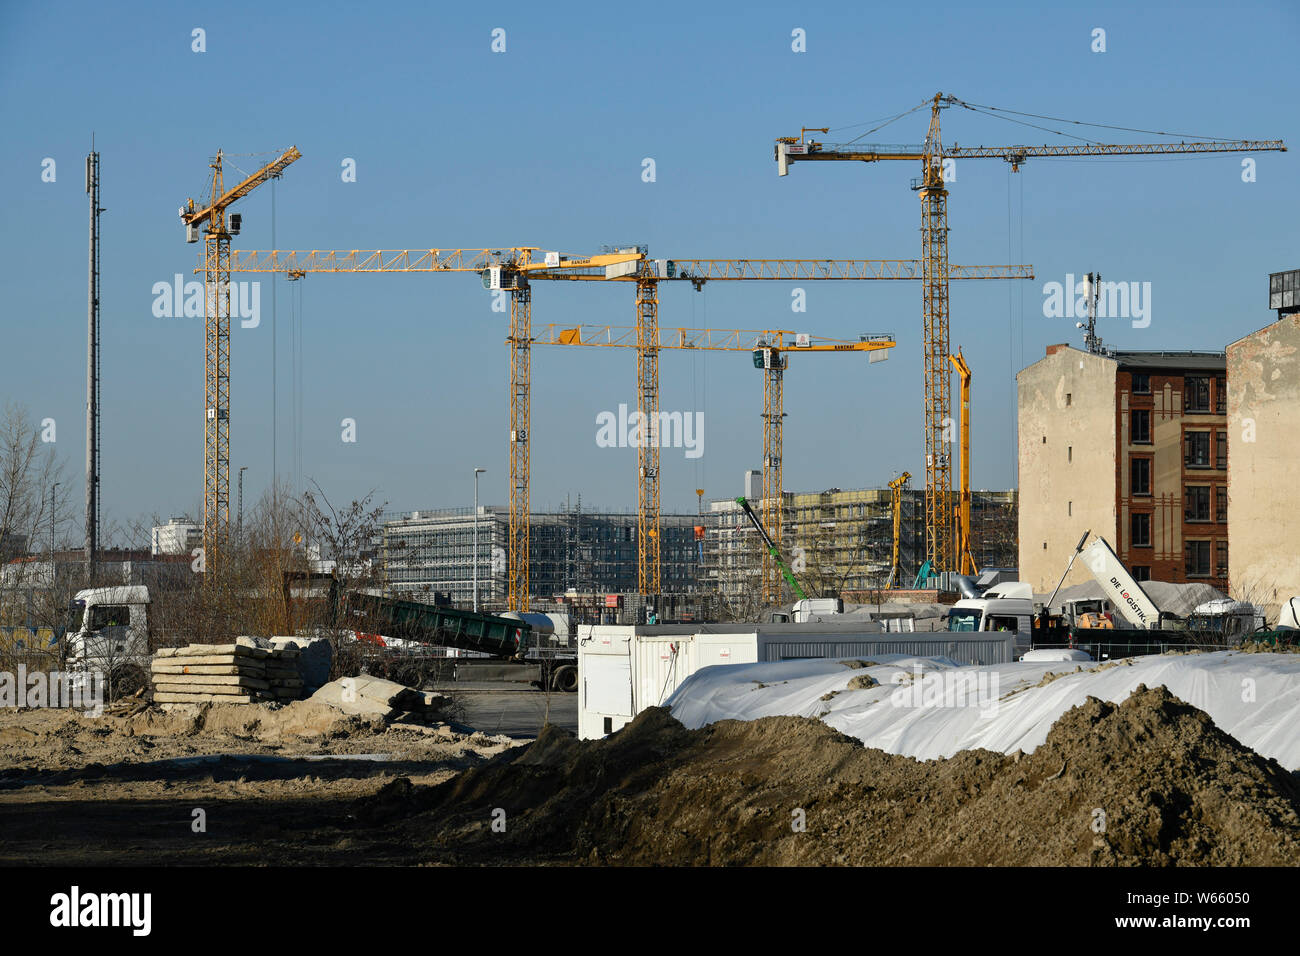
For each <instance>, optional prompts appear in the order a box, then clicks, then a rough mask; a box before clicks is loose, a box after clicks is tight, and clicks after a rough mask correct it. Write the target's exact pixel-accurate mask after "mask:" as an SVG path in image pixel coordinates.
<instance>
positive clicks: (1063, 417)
mask: <svg viewBox="0 0 1300 956" xmlns="http://www.w3.org/2000/svg"><path fill="white" fill-rule="evenodd" d="M1052 348H1054V349H1056V351H1055V352H1054V353H1053V354H1051V355H1048V356H1047V357H1046V358H1044V359H1042V360H1040V361H1038V362H1035V363H1034V364H1033V365H1030V366H1029V367H1028V368H1025V369H1023V370H1022V371H1021V372H1020V374H1019V375H1017V376H1016V382H1017V386H1018V388H1017V403H1018V407H1019V423H1020V440H1019V451H1018V455H1017V457H1018V461H1019V472H1020V522H1019V525H1020V579H1021V580H1022V581H1028V582H1029V583H1030V584H1031V585H1033V588H1034V590H1035V591H1050V590H1051V589H1052V588H1053V587H1055V586H1056V582H1057V581H1058V580H1060V577H1061V572H1062V571H1064V570H1065V565H1066V563H1067V562H1068V561H1069V560H1070V555H1071V553H1072V552H1073V550H1074V546H1075V545H1076V544H1078V543H1079V538H1080V536H1081V535H1082V534H1083V533H1084V532H1085V531H1087V530H1089V529H1091V530H1092V532H1093V533H1094V534H1099V535H1102V536H1103V537H1105V538H1106V539H1107V540H1109V541H1110V542H1111V543H1112V544H1114V543H1115V540H1116V536H1115V531H1116V522H1115V467H1116V462H1115V455H1116V447H1117V445H1116V435H1115V428H1116V420H1117V417H1118V416H1117V415H1116V411H1115V377H1116V370H1117V368H1118V366H1117V365H1116V363H1115V361H1114V360H1113V359H1108V358H1104V357H1102V356H1098V355H1089V354H1088V353H1087V352H1082V351H1080V350H1079V349H1075V348H1068V347H1059V346H1052ZM1044 545H1046V547H1044ZM1091 580H1092V575H1090V574H1089V573H1088V571H1087V569H1086V568H1084V567H1083V566H1082V565H1081V564H1079V563H1077V562H1076V563H1075V567H1074V569H1073V570H1072V571H1071V572H1070V576H1069V578H1068V579H1067V580H1066V582H1065V584H1066V586H1067V587H1068V586H1069V585H1071V584H1081V583H1083V582H1085V581H1091Z"/></svg>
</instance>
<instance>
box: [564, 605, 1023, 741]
mask: <svg viewBox="0 0 1300 956" xmlns="http://www.w3.org/2000/svg"><path fill="white" fill-rule="evenodd" d="M871 654H909V655H913V656H917V657H947V658H949V659H951V660H953V661H956V662H957V663H960V664H1001V663H1007V662H1010V661H1013V660H1015V659H1016V657H1015V655H1016V645H1015V634H1014V633H1006V632H985V633H972V634H954V633H949V632H946V631H933V632H925V631H919V632H915V633H904V634H899V633H885V632H884V630H883V629H882V627H881V625H880V624H879V623H878V622H875V621H867V620H853V621H839V622H835V623H831V624H730V625H728V624H710V625H698V624H666V625H657V626H652V625H632V626H628V625H617V624H584V625H580V626H579V628H578V736H579V737H581V738H583V739H587V740H590V739H594V738H598V737H604V736H605V735H607V734H611V733H613V732H614V731H616V730H618V729H619V728H621V727H623V726H624V725H625V724H627V723H629V722H631V720H632V718H633V717H635V716H636V715H637V714H639V713H640V712H641V711H643V710H645V709H646V708H647V707H658V706H660V705H662V704H663V702H664V701H666V700H667V699H668V698H669V697H671V696H672V694H673V691H675V690H676V689H677V688H678V687H679V686H680V685H681V683H682V682H683V681H684V680H686V678H687V677H689V676H691V675H692V674H694V673H695V672H696V671H697V670H699V669H700V668H702V667H711V666H713V665H715V664H756V663H758V662H760V661H786V660H807V659H810V658H839V657H860V656H863V655H871Z"/></svg>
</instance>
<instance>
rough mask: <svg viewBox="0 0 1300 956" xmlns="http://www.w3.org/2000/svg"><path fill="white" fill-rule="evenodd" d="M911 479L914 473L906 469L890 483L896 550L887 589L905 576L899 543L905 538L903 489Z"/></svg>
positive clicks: (890, 562) (891, 562)
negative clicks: (900, 561) (900, 558)
mask: <svg viewBox="0 0 1300 956" xmlns="http://www.w3.org/2000/svg"><path fill="white" fill-rule="evenodd" d="M911 480H912V473H911V472H910V471H905V472H903V473H902V474H901V475H899V476H898V477H897V478H895V479H894V480H893V481H891V482H890V483H889V491H890V504H891V505H892V506H893V514H894V550H893V557H891V558H890V561H889V581H888V582H886V584H885V587H886V588H887V589H888V588H894V587H896V586H897V583H901V579H902V576H903V566H902V565H901V564H900V563H899V557H900V555H899V545H900V544H901V542H902V538H903V491H904V490H905V489H906V488H907V483H908V482H909V481H911ZM896 582H897V583H896Z"/></svg>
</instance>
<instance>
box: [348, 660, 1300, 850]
mask: <svg viewBox="0 0 1300 956" xmlns="http://www.w3.org/2000/svg"><path fill="white" fill-rule="evenodd" d="M1297 811H1300V780H1298V779H1297V778H1295V777H1293V776H1292V775H1291V774H1289V773H1288V772H1287V771H1286V770H1284V769H1283V768H1282V767H1280V766H1279V765H1278V764H1277V763H1276V762H1275V761H1272V760H1265V759H1264V758H1262V757H1260V756H1259V755H1258V754H1256V753H1255V752H1253V751H1251V750H1249V749H1248V748H1246V747H1244V746H1242V745H1241V744H1240V743H1239V742H1238V741H1237V740H1235V739H1234V738H1233V737H1231V736H1229V735H1228V734H1226V733H1224V732H1223V731H1221V730H1219V729H1218V728H1217V727H1216V726H1215V725H1214V723H1213V721H1211V719H1210V718H1209V717H1208V716H1207V715H1206V714H1205V713H1204V712H1202V711H1200V710H1198V709H1196V708H1194V707H1192V706H1190V705H1188V704H1186V703H1184V702H1183V701H1181V700H1179V699H1178V698H1176V697H1173V696H1172V695H1170V694H1169V692H1168V691H1167V690H1165V689H1164V688H1163V687H1157V688H1154V689H1148V688H1146V687H1145V686H1140V687H1139V688H1138V689H1137V690H1136V691H1135V692H1134V693H1133V694H1132V695H1131V696H1130V697H1129V698H1127V699H1126V700H1125V701H1123V702H1122V703H1120V704H1118V705H1116V704H1111V703H1107V702H1104V701H1101V700H1097V699H1096V698H1089V699H1088V700H1087V701H1086V702H1085V703H1083V704H1081V705H1080V706H1078V707H1075V708H1073V709H1072V710H1070V711H1068V712H1067V713H1065V714H1064V715H1062V717H1061V718H1060V719H1059V720H1058V721H1057V722H1056V724H1055V725H1054V726H1053V728H1052V730H1051V732H1050V733H1049V735H1048V737H1047V740H1046V742H1045V743H1044V744H1043V745H1042V746H1041V747H1039V748H1037V749H1036V750H1035V751H1034V752H1033V753H1031V754H1022V753H1015V754H1010V755H1004V754H1000V753H993V752H990V751H984V750H974V751H964V752H962V753H959V754H957V755H955V756H953V757H952V758H950V759H946V760H932V761H917V760H915V759H913V758H910V757H902V756H898V755H894V754H887V753H885V752H883V751H880V750H873V749H867V748H864V747H863V746H862V745H861V744H860V743H859V742H858V741H857V740H854V739H852V738H850V737H847V736H844V735H842V734H840V733H838V732H836V731H834V730H832V729H831V728H829V727H827V726H826V725H825V724H823V723H821V722H820V721H816V720H810V719H807V718H800V717H770V718H764V719H762V720H756V721H750V722H742V721H721V722H719V723H716V724H712V725H709V726H706V727H703V728H701V729H699V730H694V731H690V730H687V729H686V728H684V727H683V726H682V725H681V724H680V723H678V722H677V721H676V720H674V719H673V718H672V717H671V716H670V715H669V712H668V711H667V710H666V709H663V708H654V709H651V710H647V711H645V712H643V713H642V714H641V715H640V716H639V717H637V719H636V720H634V721H633V722H632V723H631V724H630V725H628V726H627V727H625V728H624V729H623V730H622V731H620V732H619V733H617V734H615V735H613V736H612V737H610V738H607V739H605V740H601V741H579V740H576V739H574V738H572V737H571V736H569V735H567V734H566V733H564V732H562V731H559V730H556V729H554V728H547V729H545V730H544V731H543V733H542V734H541V736H540V737H539V738H538V740H537V741H536V742H535V743H533V744H532V745H531V746H528V747H524V748H518V749H515V750H511V751H507V752H505V753H503V754H501V755H500V756H497V757H495V758H494V759H492V760H490V761H488V762H487V763H485V764H483V765H482V766H480V767H477V768H474V769H470V770H467V771H465V772H464V773H461V774H459V775H458V776H456V777H455V778H453V779H451V780H449V781H447V782H446V783H442V784H440V785H438V786H435V787H414V786H412V785H411V784H410V783H409V781H406V780H403V779H400V778H399V779H398V780H395V781H393V782H392V783H391V784H389V785H388V786H386V787H385V788H384V789H383V790H381V791H380V792H379V793H378V794H376V795H375V796H374V797H370V798H367V799H366V800H363V801H361V802H359V803H358V805H357V817H358V822H359V823H361V824H362V825H363V826H370V827H376V828H379V829H381V830H385V831H389V835H390V836H393V837H396V836H398V835H399V834H400V835H401V838H402V839H406V840H410V841H412V845H413V846H420V847H421V848H422V849H424V850H426V851H427V852H428V854H429V856H431V857H434V858H436V859H440V860H445V861H448V862H462V863H519V862H555V863H564V862H569V863H599V864H644V865H674V864H676V865H738V864H760V865H801V866H817V865H827V864H848V865H871V866H885V865H974V866H982V865H1032V864H1039V865H1146V866H1163V865H1175V864H1177V865H1274V866H1296V865H1300V814H1298V812H1297ZM502 828H504V830H503V832H502Z"/></svg>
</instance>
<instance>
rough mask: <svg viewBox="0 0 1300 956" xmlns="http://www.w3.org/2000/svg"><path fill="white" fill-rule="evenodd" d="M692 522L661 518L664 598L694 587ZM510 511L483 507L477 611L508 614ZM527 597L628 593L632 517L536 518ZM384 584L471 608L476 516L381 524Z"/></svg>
mask: <svg viewBox="0 0 1300 956" xmlns="http://www.w3.org/2000/svg"><path fill="white" fill-rule="evenodd" d="M699 521H700V519H698V518H697V517H696V516H695V515H671V514H665V515H661V518H660V577H661V580H662V585H663V591H664V592H665V593H683V592H687V591H692V590H694V589H696V587H697V586H698V583H699V559H698V549H697V548H696V545H695V526H696V525H697V524H699ZM509 532H510V512H509V509H507V508H503V507H499V506H486V505H485V506H481V507H480V509H479V516H478V582H479V603H480V606H481V607H484V608H490V609H496V610H501V609H505V603H506V599H507V589H508V579H507V567H506V561H507V553H508V539H509ZM529 553H530V558H531V563H530V567H529V590H530V591H531V592H532V595H533V596H534V597H535V598H536V599H537V600H539V601H547V600H553V599H554V598H556V597H558V596H562V595H564V594H566V593H569V592H577V593H596V592H607V593H611V594H614V593H625V592H631V591H635V590H636V589H637V586H638V581H637V560H638V558H637V516H636V515H635V514H626V513H607V512H598V511H590V510H587V511H584V510H583V509H582V508H581V507H580V506H578V507H574V508H571V509H568V510H564V511H558V512H550V513H534V514H533V515H532V517H531V521H530V543H529ZM380 557H381V561H382V564H383V569H384V580H385V583H386V584H387V586H388V587H390V588H392V589H393V590H394V591H395V592H407V593H410V594H413V595H416V596H420V595H424V596H426V597H429V596H431V595H433V594H447V595H450V598H451V600H452V601H453V602H454V603H456V604H463V605H470V604H472V603H473V594H474V510H473V509H472V508H457V509H446V510H440V511H417V512H412V513H411V514H409V515H407V516H404V517H401V518H395V519H393V520H389V521H387V522H385V524H384V528H383V534H382V542H381V547H380Z"/></svg>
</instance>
